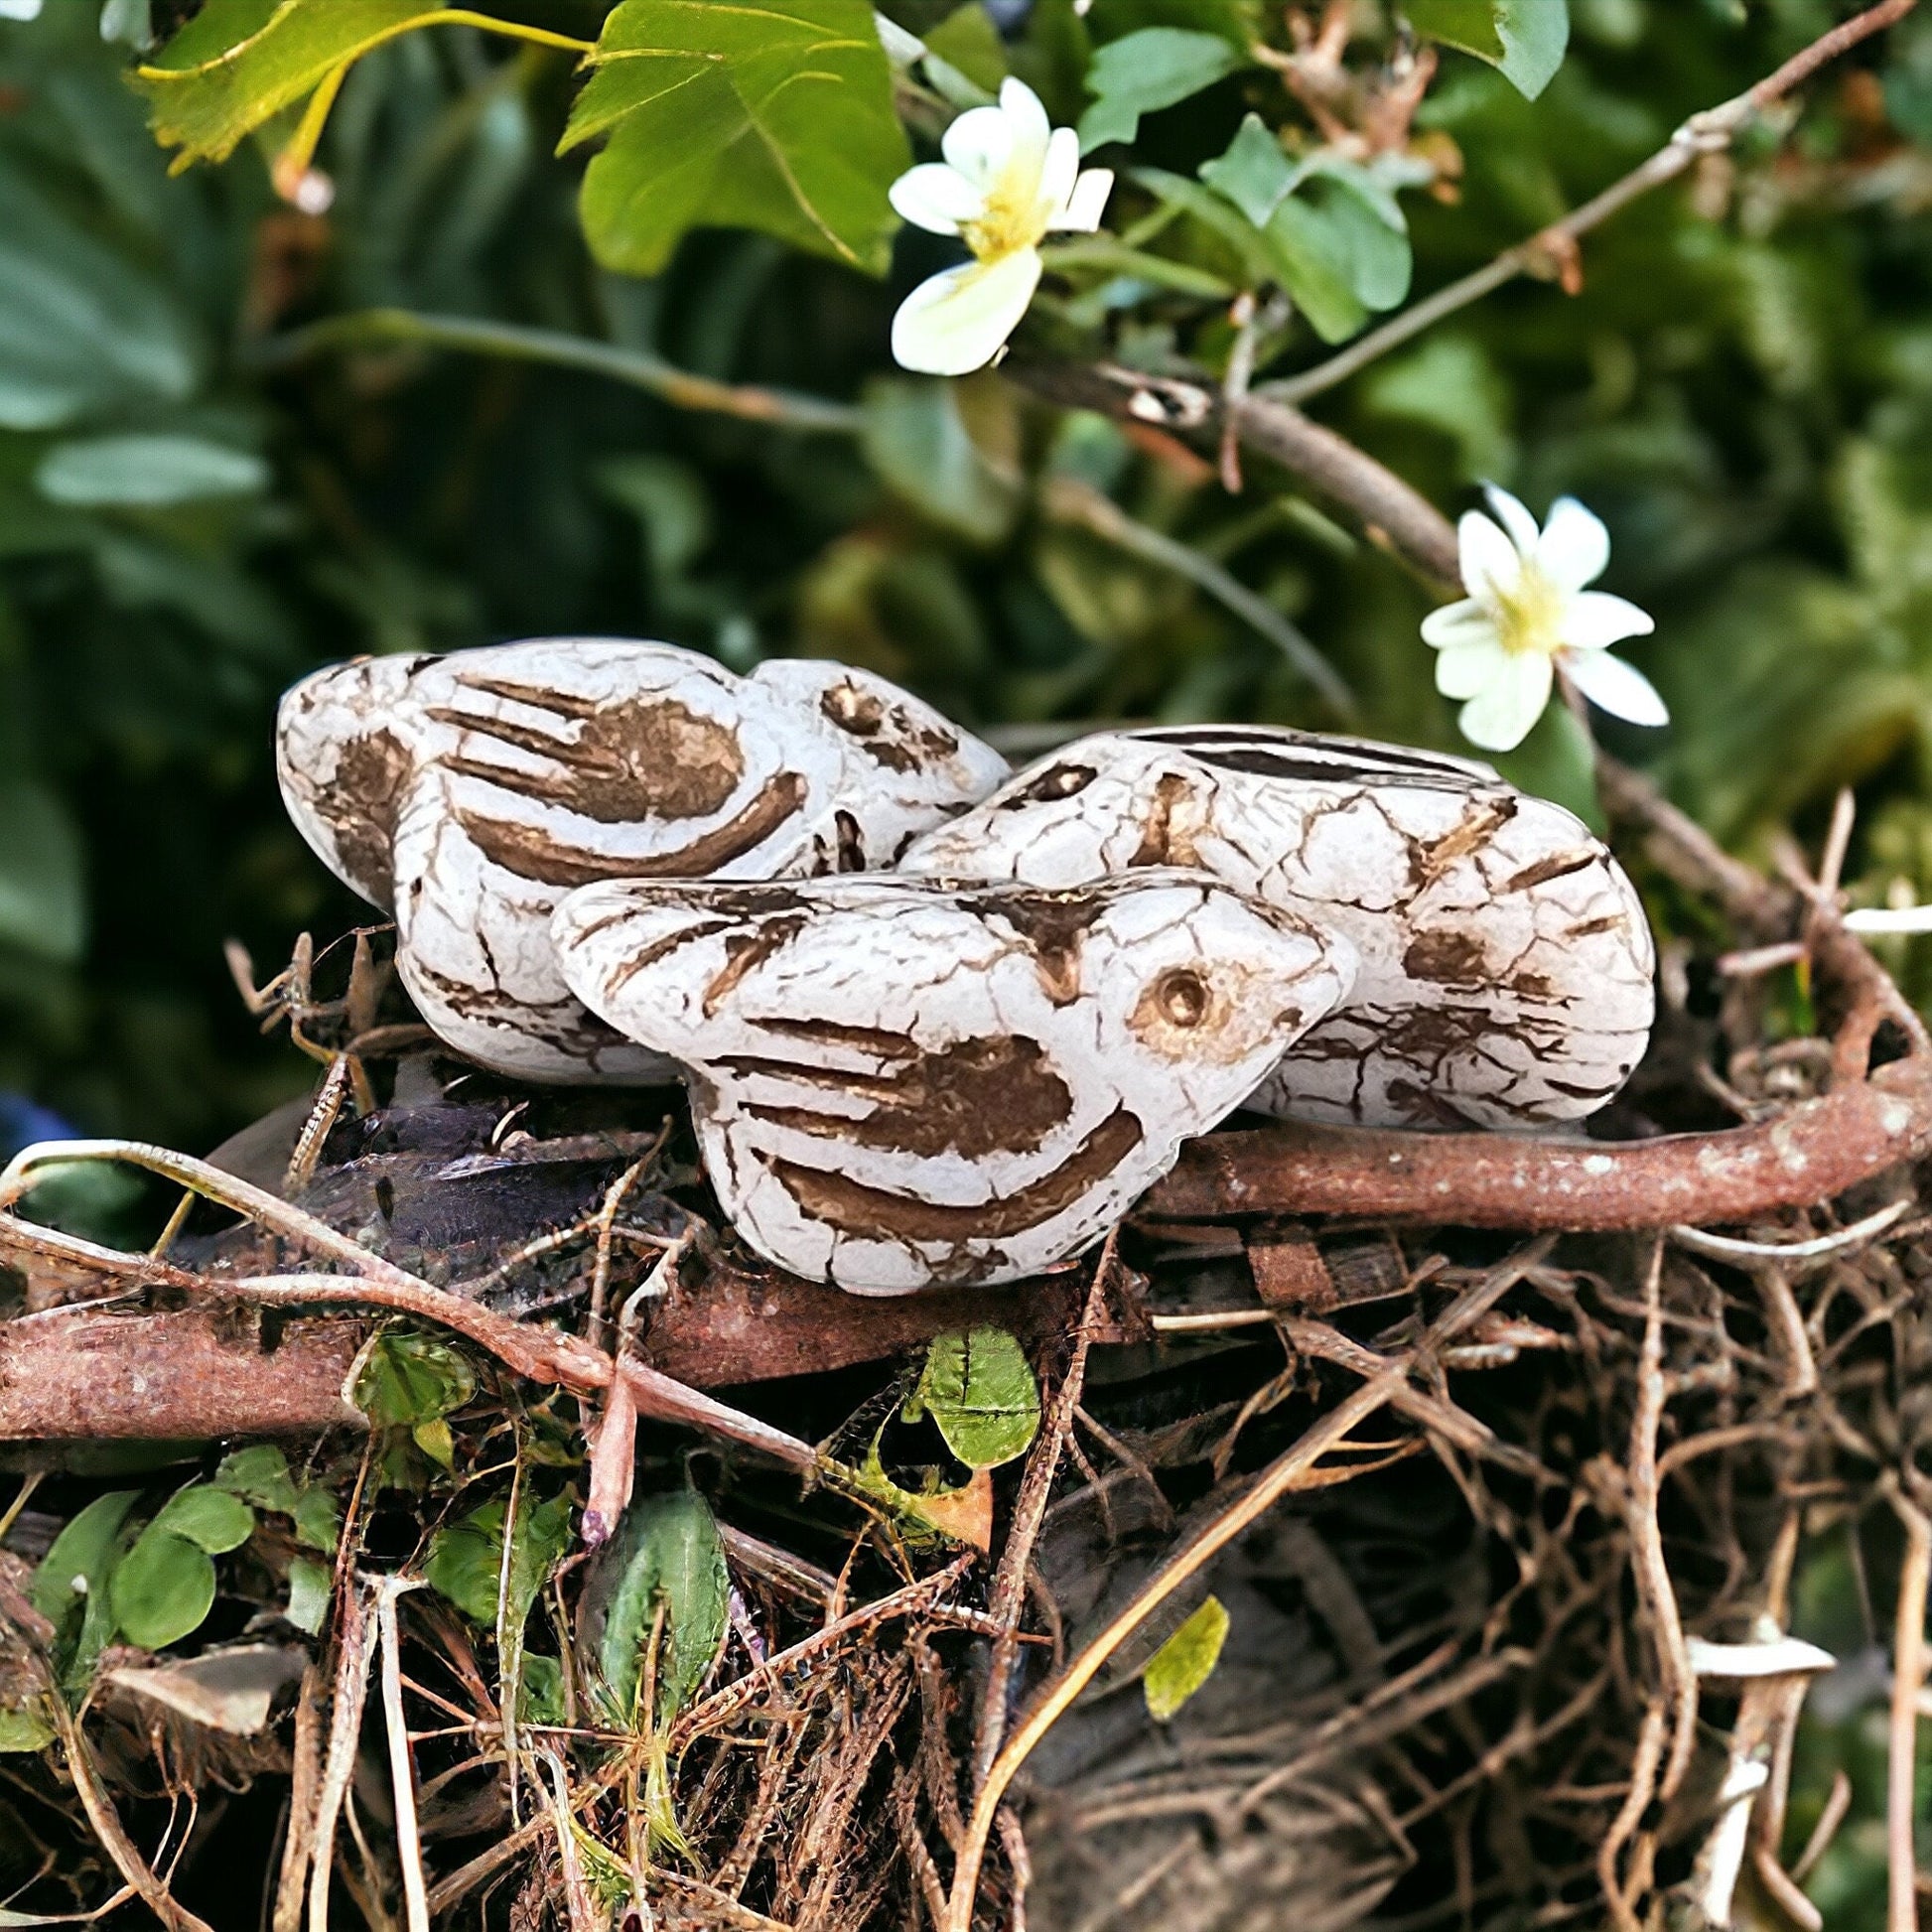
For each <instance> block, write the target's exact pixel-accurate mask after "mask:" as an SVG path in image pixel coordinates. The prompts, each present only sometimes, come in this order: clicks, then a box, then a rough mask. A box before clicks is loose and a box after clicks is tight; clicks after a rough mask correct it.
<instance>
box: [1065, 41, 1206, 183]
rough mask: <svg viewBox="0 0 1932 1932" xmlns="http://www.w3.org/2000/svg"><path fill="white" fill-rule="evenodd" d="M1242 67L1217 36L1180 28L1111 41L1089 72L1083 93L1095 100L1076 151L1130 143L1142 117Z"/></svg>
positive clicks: (1082, 120) (1083, 120) (1082, 121)
mask: <svg viewBox="0 0 1932 1932" xmlns="http://www.w3.org/2000/svg"><path fill="white" fill-rule="evenodd" d="M1240 65H1241V57H1240V55H1239V54H1237V53H1236V52H1235V50H1234V49H1233V48H1232V47H1231V46H1230V45H1229V44H1228V43H1227V42H1226V41H1225V40H1223V39H1222V38H1221V36H1220V35H1219V34H1200V33H1194V32H1192V31H1190V30H1189V29H1187V28H1184V27H1143V28H1142V29H1141V30H1140V32H1139V33H1135V34H1128V35H1125V36H1124V37H1123V38H1121V39H1120V40H1117V41H1109V42H1108V44H1107V45H1106V46H1105V47H1103V48H1102V49H1101V50H1100V51H1099V53H1097V54H1096V55H1095V56H1094V57H1093V65H1092V66H1091V67H1090V68H1089V69H1087V91H1088V92H1089V93H1090V94H1096V95H1098V96H1099V98H1098V99H1096V100H1095V101H1094V102H1093V104H1092V105H1091V106H1090V107H1089V108H1088V109H1087V111H1086V112H1085V113H1084V114H1082V115H1081V116H1080V152H1081V153H1082V154H1087V153H1090V152H1091V151H1092V150H1093V149H1095V148H1097V147H1099V146H1101V145H1102V144H1103V143H1104V142H1107V141H1131V140H1133V138H1134V137H1135V136H1136V135H1137V134H1138V133H1139V132H1140V131H1141V116H1142V115H1143V114H1151V113H1153V112H1154V111H1155V110H1156V109H1157V108H1162V107H1172V106H1173V104H1174V103H1175V102H1176V101H1180V100H1185V99H1186V98H1187V96H1188V95H1189V94H1197V93H1199V92H1200V90H1201V89H1202V88H1203V87H1211V86H1212V85H1213V84H1214V82H1215V81H1217V80H1219V79H1220V78H1221V77H1222V76H1223V75H1225V74H1229V73H1232V72H1233V71H1234V69H1236V68H1237V67H1239V66H1240Z"/></svg>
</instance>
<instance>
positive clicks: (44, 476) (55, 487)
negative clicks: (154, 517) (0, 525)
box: [34, 436, 268, 509]
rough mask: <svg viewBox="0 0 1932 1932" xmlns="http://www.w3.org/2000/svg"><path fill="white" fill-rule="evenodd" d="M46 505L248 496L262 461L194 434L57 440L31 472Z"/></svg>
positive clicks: (148, 505) (136, 505)
mask: <svg viewBox="0 0 1932 1932" xmlns="http://www.w3.org/2000/svg"><path fill="white" fill-rule="evenodd" d="M34 486H35V487H36V488H37V489H38V490H39V491H40V493H41V494H42V495H43V496H45V497H46V498H47V499H48V500H49V501H50V502H55V503H67V504H69V505H72V506H74V507H76V508H83V509H94V508H106V507H114V508H124V509H167V508H170V507H172V506H173V505H175V504H177V503H196V502H203V501H206V500H207V499H209V498H212V497H222V496H253V495H257V494H259V493H260V492H261V491H262V490H264V489H266V488H267V487H268V465H267V464H265V463H264V462H263V461H262V460H261V458H260V457H258V456H251V455H250V454H249V453H248V452H247V451H246V450H234V449H230V448H228V447H227V445H225V444H222V443H209V442H206V441H205V440H204V439H202V438H201V437H199V436H94V437H89V438H87V439H85V440H84V441H78V442H71V443H57V444H55V446H54V447H53V448H52V449H51V450H49V451H48V453H47V454H46V455H45V456H44V457H43V458H42V459H41V461H40V464H39V466H38V467H37V468H36V470H35V471H34Z"/></svg>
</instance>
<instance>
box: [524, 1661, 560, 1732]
mask: <svg viewBox="0 0 1932 1932" xmlns="http://www.w3.org/2000/svg"><path fill="white" fill-rule="evenodd" d="M516 1718H517V1722H518V1723H519V1724H526V1725H560V1724H562V1723H563V1722H564V1667H563V1665H562V1664H560V1663H559V1662H558V1661H557V1659H556V1658H554V1657H542V1656H538V1657H525V1658H524V1659H523V1675H522V1677H521V1679H520V1680H519V1682H518V1685H517V1693H516Z"/></svg>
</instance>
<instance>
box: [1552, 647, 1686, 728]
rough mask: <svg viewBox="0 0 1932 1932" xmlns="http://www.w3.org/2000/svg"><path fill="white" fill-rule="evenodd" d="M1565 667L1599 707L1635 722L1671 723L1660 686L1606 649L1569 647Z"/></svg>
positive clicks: (1578, 685)
mask: <svg viewBox="0 0 1932 1932" xmlns="http://www.w3.org/2000/svg"><path fill="white" fill-rule="evenodd" d="M1563 668H1564V669H1565V670H1566V671H1568V672H1569V674H1570V678H1571V681H1572V682H1573V683H1574V684H1575V685H1576V687H1577V689H1578V690H1579V691H1581V692H1582V693H1583V694H1584V696H1585V697H1587V699H1588V700H1589V701H1590V703H1591V704H1593V705H1595V706H1596V707H1597V708H1598V709H1599V710H1602V711H1607V712H1608V713H1609V714H1610V716H1611V717H1612V718H1622V719H1624V720H1626V721H1627V722H1628V723H1630V724H1632V725H1651V726H1656V725H1668V724H1669V723H1670V712H1669V710H1668V709H1667V708H1666V706H1665V704H1664V701H1663V699H1662V698H1660V697H1659V696H1658V695H1657V687H1656V686H1655V685H1654V684H1652V683H1651V681H1650V680H1649V679H1648V678H1647V677H1645V676H1644V674H1643V673H1642V672H1641V671H1640V670H1638V669H1637V668H1636V667H1635V665H1632V664H1626V663H1625V662H1624V661H1623V659H1622V658H1620V657H1612V656H1611V655H1610V653H1609V652H1608V651H1606V650H1567V651H1565V652H1564V654H1563Z"/></svg>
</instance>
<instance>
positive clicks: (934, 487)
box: [860, 376, 1020, 544]
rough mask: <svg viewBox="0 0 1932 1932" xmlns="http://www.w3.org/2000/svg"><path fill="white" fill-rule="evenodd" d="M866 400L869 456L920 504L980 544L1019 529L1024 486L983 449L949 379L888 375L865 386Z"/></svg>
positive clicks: (936, 518)
mask: <svg viewBox="0 0 1932 1932" xmlns="http://www.w3.org/2000/svg"><path fill="white" fill-rule="evenodd" d="M862 406H863V408H864V411H865V422H864V427H863V429H862V430H861V432H860V434H861V438H862V440H863V442H864V445H865V452H866V456H867V458H868V459H869V460H870V461H871V463H872V467H873V468H874V469H875V470H877V471H878V472H879V474H880V476H881V477H882V478H884V479H885V481H886V482H887V483H889V484H890V485H891V486H892V487H893V488H894V489H895V490H896V491H897V493H898V494H899V495H900V496H902V497H904V498H905V500H906V501H907V502H908V503H910V504H912V506H913V507H914V508H915V509H918V510H920V511H922V512H923V513H924V514H925V515H926V516H928V517H930V518H931V519H932V521H933V522H935V523H937V524H940V525H941V526H942V527H944V528H946V529H949V530H955V531H957V532H958V533H959V535H961V536H963V537H970V538H971V539H972V540H973V541H974V542H976V543H989V544H990V543H998V542H999V541H1000V539H1001V538H1002V537H1004V536H1005V535H1006V534H1007V532H1008V531H1009V530H1011V529H1012V528H1013V521H1014V518H1015V517H1016V516H1017V515H1018V514H1019V511H1020V491H1019V489H1018V487H1017V486H1016V484H1015V483H1014V481H1013V480H1012V479H1010V478H1007V477H1003V476H1001V475H1000V474H999V472H998V471H996V470H995V469H994V468H993V466H992V465H991V464H990V463H988V462H987V460H986V458H985V457H984V456H982V455H981V454H980V451H979V448H978V446H977V445H976V444H975V443H974V441H973V439H972V437H971V436H970V435H969V434H968V433H967V429H966V425H965V423H964V422H963V421H962V420H961V418H960V414H959V402H958V397H957V395H956V392H955V391H954V389H953V386H952V384H951V383H949V382H916V381H912V380H909V379H907V378H903V377H898V376H883V377H881V378H879V379H878V380H876V381H873V382H869V383H868V384H867V385H866V390H865V396H864V399H863V404H862Z"/></svg>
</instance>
